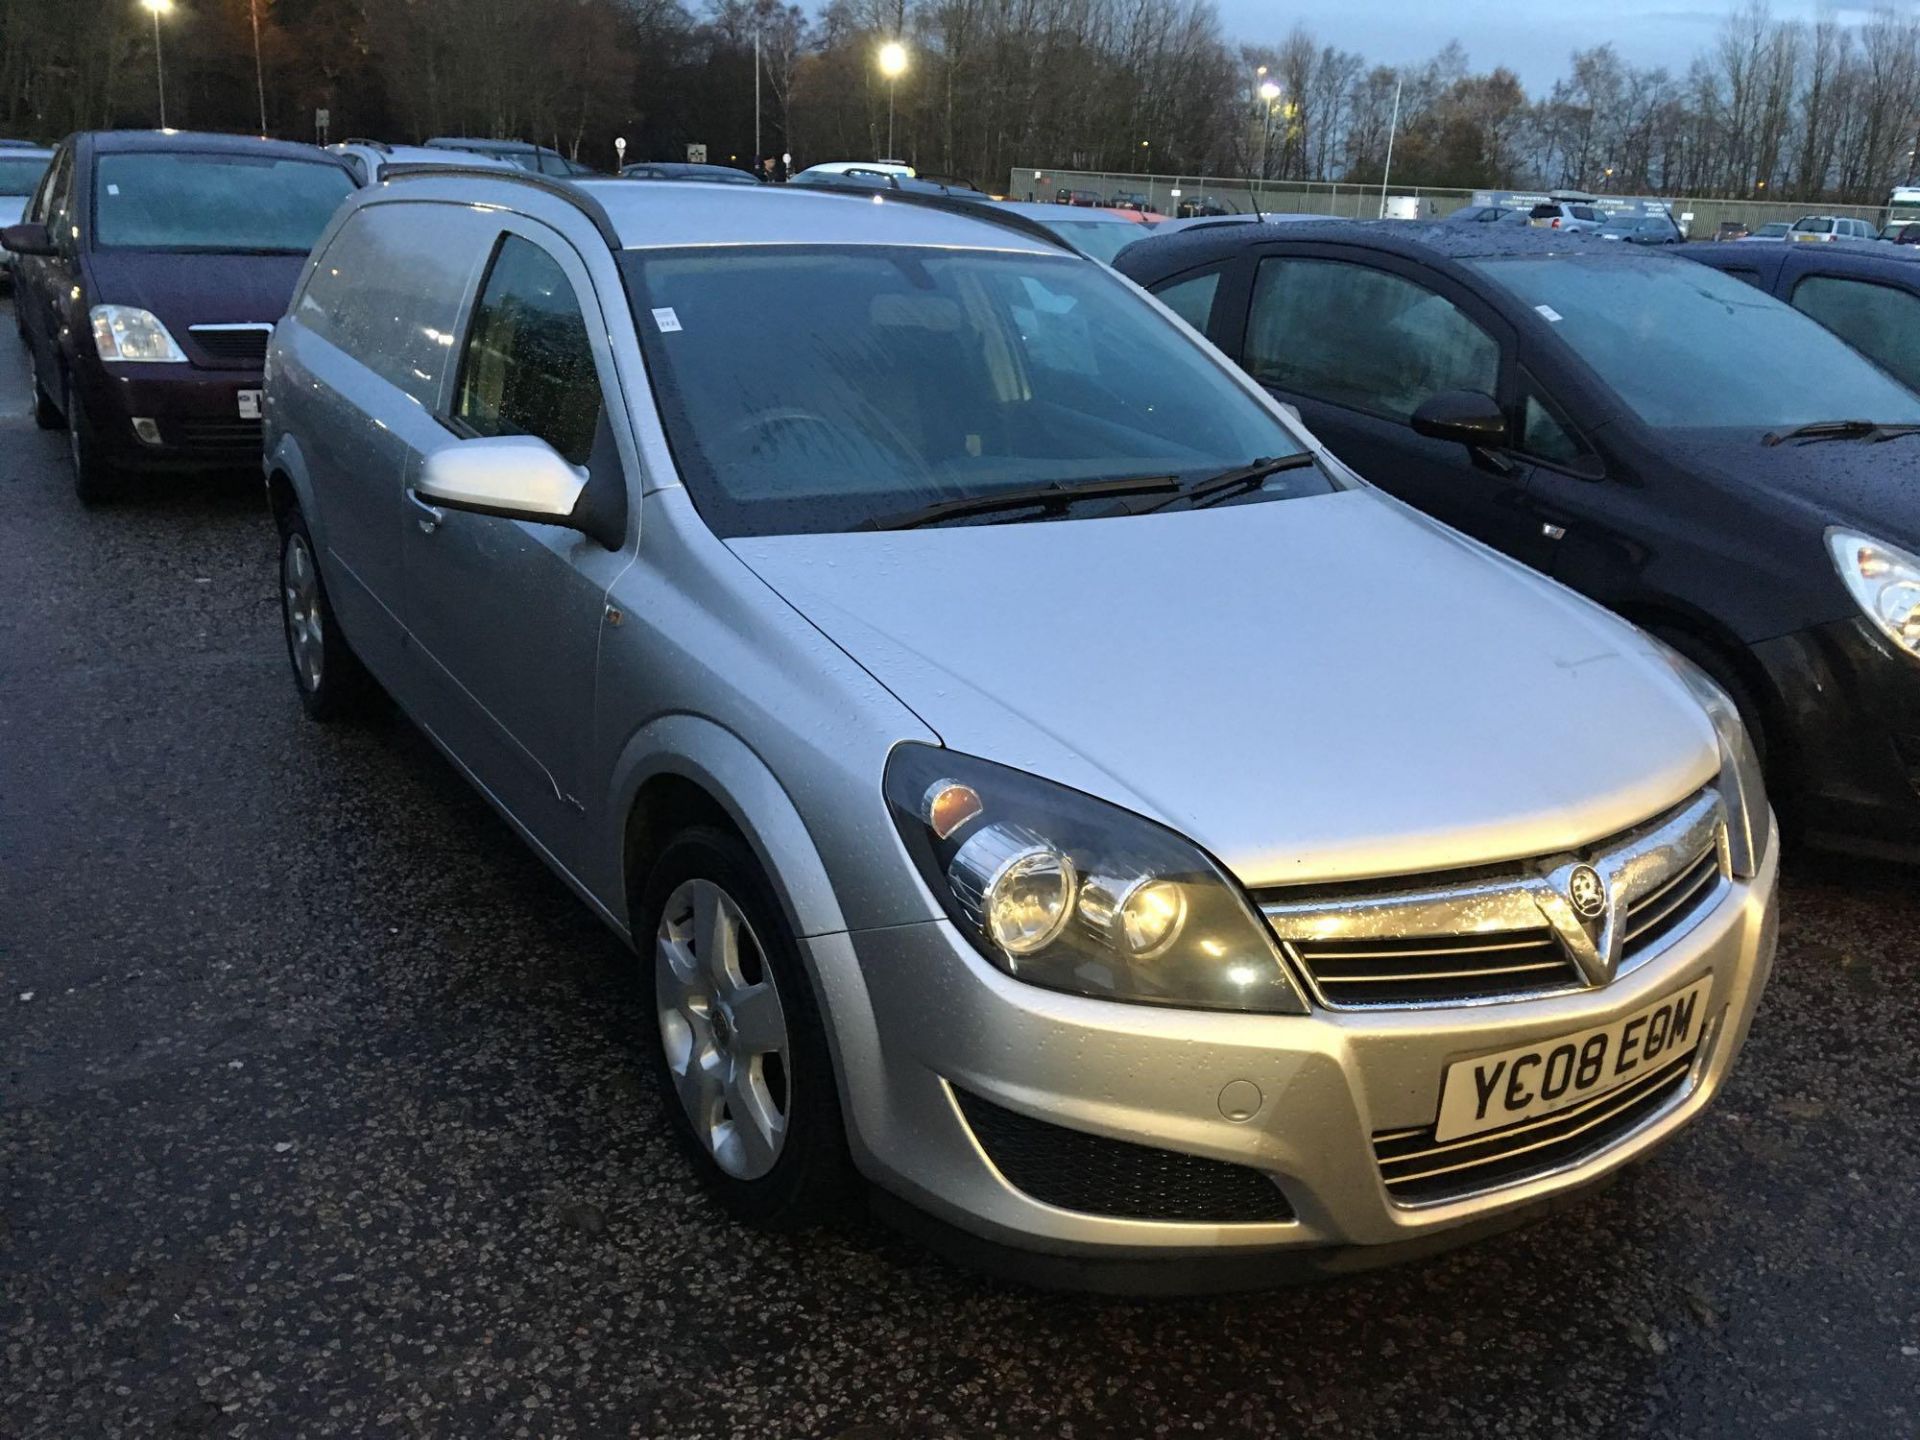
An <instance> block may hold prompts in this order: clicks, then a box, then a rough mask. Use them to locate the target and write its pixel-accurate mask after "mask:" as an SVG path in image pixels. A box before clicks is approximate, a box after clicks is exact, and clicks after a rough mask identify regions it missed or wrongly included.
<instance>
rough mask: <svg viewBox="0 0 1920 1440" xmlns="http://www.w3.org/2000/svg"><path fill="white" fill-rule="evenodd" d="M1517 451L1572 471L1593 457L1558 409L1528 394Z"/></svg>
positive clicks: (1535, 395)
mask: <svg viewBox="0 0 1920 1440" xmlns="http://www.w3.org/2000/svg"><path fill="white" fill-rule="evenodd" d="M1519 448H1520V450H1521V453H1523V454H1525V455H1529V456H1531V457H1533V458H1534V459H1535V460H1544V461H1546V463H1547V464H1549V465H1563V466H1568V467H1571V468H1581V467H1582V465H1583V462H1589V461H1591V459H1592V455H1593V452H1592V451H1590V450H1588V449H1587V447H1586V445H1585V444H1584V443H1582V441H1581V439H1580V437H1579V435H1578V434H1576V433H1575V431H1574V428H1573V426H1572V425H1570V424H1568V423H1567V418H1566V416H1565V415H1563V414H1562V413H1561V412H1560V407H1559V406H1557V405H1555V404H1554V403H1553V402H1552V401H1550V400H1547V399H1545V398H1543V397H1542V396H1540V395H1538V394H1535V393H1533V392H1531V391H1529V392H1528V394H1527V399H1526V404H1525V406H1524V407H1523V409H1522V414H1521V422H1520V447H1519Z"/></svg>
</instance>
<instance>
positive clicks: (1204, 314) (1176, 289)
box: [1153, 268, 1221, 335]
mask: <svg viewBox="0 0 1920 1440" xmlns="http://www.w3.org/2000/svg"><path fill="white" fill-rule="evenodd" d="M1220 273H1221V272H1220V271H1219V269H1217V268H1216V269H1213V270H1207V271H1203V272H1202V273H1201V274H1198V275H1186V276H1182V277H1181V278H1180V279H1178V280H1175V281H1173V282H1172V283H1171V284H1168V285H1162V286H1160V287H1159V288H1157V289H1156V290H1155V291H1154V292H1153V293H1154V294H1155V295H1156V296H1158V297H1159V299H1160V303H1161V304H1162V305H1165V306H1166V307H1167V308H1168V309H1169V310H1171V311H1173V313H1174V314H1176V315H1178V316H1179V317H1180V318H1181V319H1182V320H1184V321H1186V322H1187V323H1188V324H1189V325H1191V326H1193V328H1194V329H1196V330H1198V331H1199V332H1200V333H1201V334H1202V335H1204V334H1206V333H1207V321H1208V320H1209V319H1210V318H1211V317H1212V315H1213V297H1214V295H1215V293H1217V292H1218V291H1219V289H1220Z"/></svg>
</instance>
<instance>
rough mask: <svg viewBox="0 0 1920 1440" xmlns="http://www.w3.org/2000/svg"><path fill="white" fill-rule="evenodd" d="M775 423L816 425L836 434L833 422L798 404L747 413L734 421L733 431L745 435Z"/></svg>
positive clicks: (765, 428) (836, 430)
mask: <svg viewBox="0 0 1920 1440" xmlns="http://www.w3.org/2000/svg"><path fill="white" fill-rule="evenodd" d="M775 425H818V426H819V427H820V428H821V429H823V430H826V431H828V432H829V433H831V434H834V435H838V433H839V431H838V429H837V428H836V427H835V425H834V423H833V422H832V421H831V420H829V419H827V417H826V416H824V415H820V414H817V413H816V412H814V411H812V410H803V409H801V408H800V407H799V406H798V405H776V406H775V407H774V408H773V409H771V410H762V411H760V412H759V413H758V414H756V415H749V416H747V417H746V418H745V419H744V420H738V421H735V422H734V426H733V433H734V434H735V435H746V434H750V433H752V432H753V431H756V430H770V429H772V428H773V427H774V426H775Z"/></svg>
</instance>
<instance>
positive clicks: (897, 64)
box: [880, 40, 907, 160]
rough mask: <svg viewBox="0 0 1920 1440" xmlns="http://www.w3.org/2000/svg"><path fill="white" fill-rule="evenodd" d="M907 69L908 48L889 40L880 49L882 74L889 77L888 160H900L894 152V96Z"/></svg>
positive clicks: (886, 156)
mask: <svg viewBox="0 0 1920 1440" xmlns="http://www.w3.org/2000/svg"><path fill="white" fill-rule="evenodd" d="M906 68H907V47H906V46H904V45H902V44H901V43H900V42H899V41H898V40H889V41H888V42H887V43H886V44H884V45H882V46H881V47H880V73H881V74H882V75H885V76H886V77H887V153H886V155H885V157H884V158H885V159H888V160H897V159H899V158H900V157H899V156H897V155H895V154H894V152H893V95H894V91H895V90H896V89H897V88H898V87H899V83H900V76H901V73H902V72H903V71H905V70H906Z"/></svg>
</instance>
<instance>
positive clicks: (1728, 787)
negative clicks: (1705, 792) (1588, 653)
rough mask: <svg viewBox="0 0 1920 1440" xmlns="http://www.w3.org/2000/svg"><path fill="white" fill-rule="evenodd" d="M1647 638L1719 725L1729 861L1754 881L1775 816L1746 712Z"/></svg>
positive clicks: (1667, 648)
mask: <svg viewBox="0 0 1920 1440" xmlns="http://www.w3.org/2000/svg"><path fill="white" fill-rule="evenodd" d="M1647 638H1648V639H1650V640H1653V644H1654V646H1655V648H1656V650H1657V651H1658V653H1659V655H1660V657H1661V658H1662V659H1663V660H1665V661H1666V662H1667V663H1668V664H1669V665H1671V666H1672V667H1673V670H1674V673H1675V674H1676V675H1678V676H1679V677H1680V681H1681V683H1682V684H1684V685H1685V686H1686V687H1687V689H1688V690H1690V691H1692V692H1693V698H1694V699H1696V700H1698V701H1699V702H1700V706H1701V708H1702V709H1703V710H1705V711H1706V712H1707V718H1708V719H1709V720H1711V721H1713V731H1714V734H1715V735H1716V736H1717V737H1718V739H1719V741H1720V799H1721V802H1722V804H1723V805H1724V806H1725V808H1726V812H1727V850H1728V855H1727V859H1728V861H1729V863H1730V864H1731V865H1732V867H1733V873H1734V874H1735V875H1738V876H1739V877H1740V878H1741V879H1743V880H1744V879H1751V878H1752V877H1753V875H1754V874H1755V873H1756V872H1757V871H1758V870H1759V868H1760V854H1761V851H1763V850H1764V849H1765V848H1766V844H1767V831H1768V828H1769V826H1770V824H1771V816H1772V812H1771V811H1770V810H1768V808H1767V784H1766V779H1765V777H1764V776H1763V775H1762V774H1761V770H1760V755H1759V752H1757V751H1756V750H1755V749H1754V748H1753V737H1752V736H1750V735H1748V734H1747V727H1746V723H1745V722H1744V721H1742V720H1741V718H1740V707H1739V706H1737V705H1735V704H1734V703H1733V697H1732V696H1730V695H1728V694H1727V692H1726V691H1724V690H1722V689H1721V688H1720V686H1719V685H1718V684H1717V683H1716V682H1715V681H1714V679H1713V677H1712V676H1711V675H1709V674H1707V672H1706V671H1704V670H1702V669H1701V668H1700V667H1699V666H1698V665H1696V664H1694V663H1693V661H1691V660H1689V659H1687V657H1686V656H1684V655H1682V654H1681V653H1680V652H1679V651H1678V650H1675V649H1674V648H1673V647H1672V646H1671V645H1668V644H1666V643H1664V642H1663V641H1660V640H1654V639H1653V637H1652V636H1648V637H1647Z"/></svg>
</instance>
